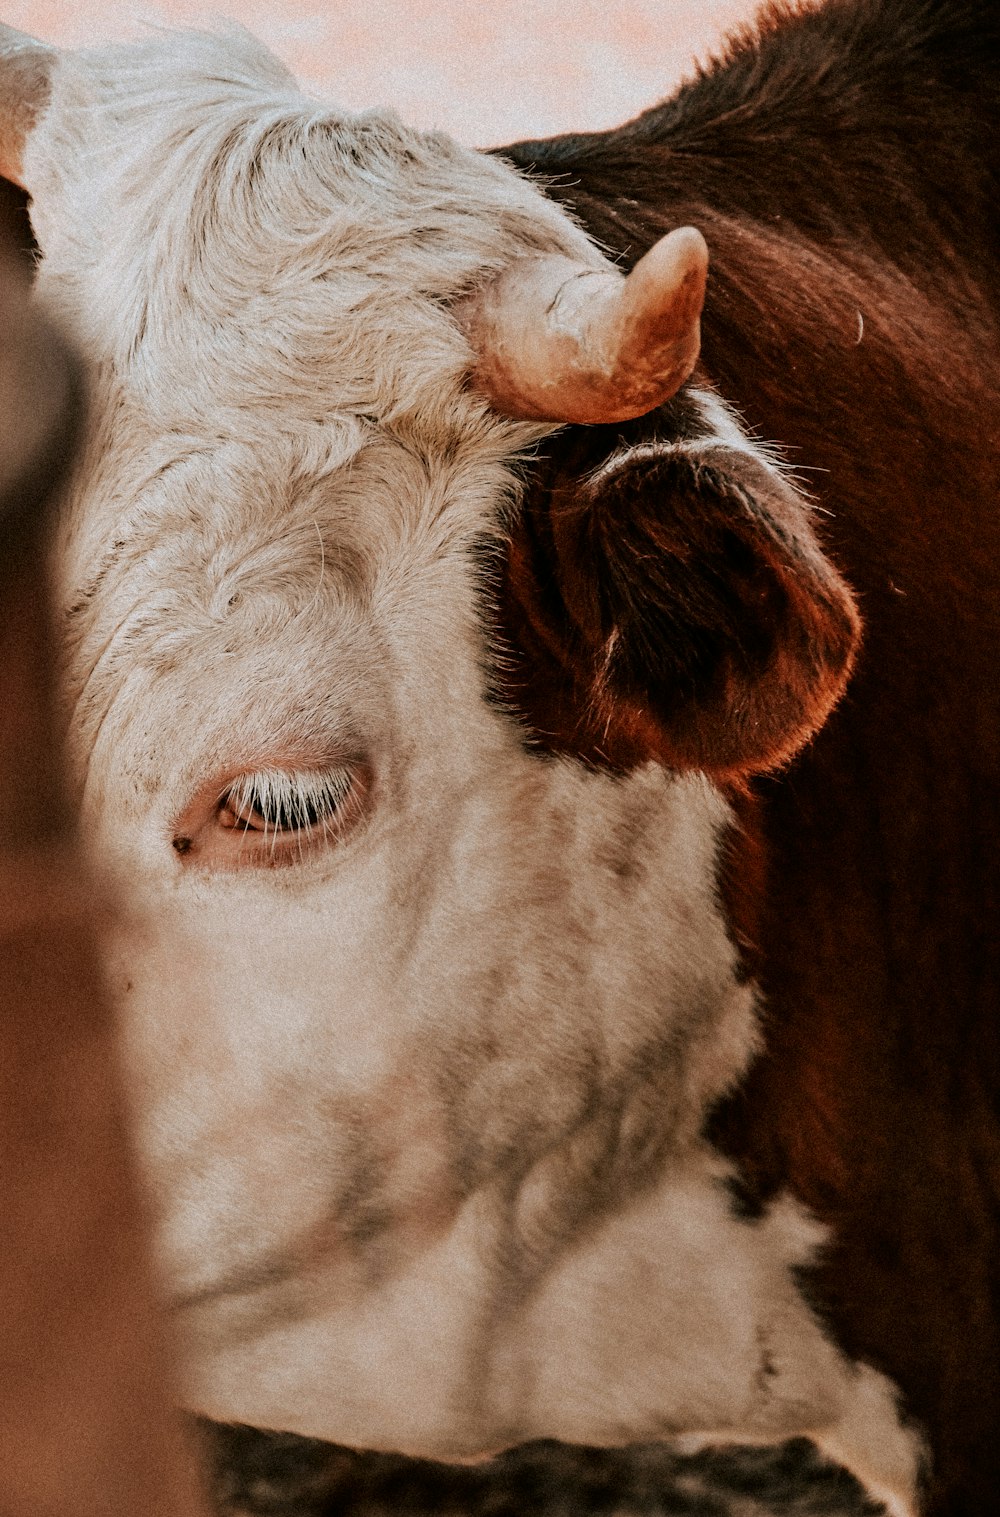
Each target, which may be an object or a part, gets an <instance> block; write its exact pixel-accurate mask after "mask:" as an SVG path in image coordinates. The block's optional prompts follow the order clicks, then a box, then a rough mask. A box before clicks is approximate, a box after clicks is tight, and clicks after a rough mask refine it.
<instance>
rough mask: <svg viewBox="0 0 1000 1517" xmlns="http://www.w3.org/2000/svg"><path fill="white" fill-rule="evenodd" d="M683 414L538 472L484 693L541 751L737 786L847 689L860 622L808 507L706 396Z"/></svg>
mask: <svg viewBox="0 0 1000 1517" xmlns="http://www.w3.org/2000/svg"><path fill="white" fill-rule="evenodd" d="M698 415H699V408H698V406H695V407H694V409H693V411H691V412H689V413H688V416H687V418H686V420H685V422H684V425H683V426H682V427H681V428H680V435H677V431H678V429H677V427H676V425H675V426H674V427H673V428H672V430H673V431H674V434H675V435H673V436H672V437H671V436H669V435H668V436H663V435H662V427H663V418H660V419H659V421H656V420H654V421H650V419H648V418H647V419H644V421H643V422H642V423H640V424H637V425H636V426H634V427H633V428H632V429H631V431H623V429H621V428H612V427H591V428H574V429H571V430H570V431H568V432H566V433H564V434H562V435H561V436H560V437H558V438H556V439H554V440H550V443H549V450H550V451H549V455H548V457H547V459H546V460H545V461H544V462H540V463H539V464H538V465H536V467H535V471H534V473H533V475H532V477H531V479H530V481H529V484H528V487H527V489H526V492H525V497H524V500H523V503H522V509H521V512H520V514H519V517H518V519H517V520H516V522H515V523H514V526H513V529H512V535H511V540H510V546H509V552H508V555H507V559H506V564H505V573H504V581H503V587H502V591H501V617H502V622H503V628H502V631H503V633H504V634H505V637H506V640H507V642H508V643H509V645H510V658H509V661H508V662H507V663H506V664H505V665H504V670H503V673H502V676H501V678H500V686H501V693H502V695H503V697H504V698H505V699H506V700H507V701H508V702H509V703H510V704H511V705H513V707H514V708H515V709H516V710H517V711H518V712H519V713H520V714H521V716H522V718H523V719H524V720H525V721H526V723H527V725H528V727H529V729H530V730H531V732H532V733H533V735H534V737H535V739H536V741H537V742H538V743H539V744H540V745H541V746H543V747H547V748H550V749H553V750H559V751H564V752H570V753H574V754H577V755H579V756H580V757H582V758H585V759H587V760H589V761H591V762H594V763H599V764H608V765H610V766H612V767H615V768H631V767H633V766H634V765H636V764H638V763H642V762H644V761H645V760H647V759H651V758H655V759H658V760H659V761H661V762H663V763H666V764H669V765H670V766H672V767H675V768H681V769H703V770H706V771H708V772H709V773H712V774H713V775H715V776H717V777H720V778H727V779H732V778H739V777H743V776H747V775H749V774H752V773H755V772H759V771H762V770H767V769H772V768H774V767H776V766H778V765H780V764H782V763H784V762H785V761H786V760H787V759H789V758H790V757H791V756H792V755H793V754H794V753H795V751H796V750H797V749H798V748H799V747H800V746H801V745H802V744H803V743H804V742H805V741H806V739H807V738H808V737H809V736H810V735H811V734H812V733H813V732H815V731H816V729H817V728H818V727H819V726H820V725H821V724H822V722H823V721H824V720H825V718H826V716H827V714H828V713H829V711H830V709H831V707H832V706H833V704H834V703H835V701H836V700H837V699H838V697H839V696H840V694H841V692H842V691H843V689H844V686H845V684H846V681H847V678H848V675H849V673H850V669H851V664H852V660H853V657H854V653H855V651H856V648H857V645H858V641H859V636H860V622H859V617H858V613H857V608H856V606H855V603H854V599H853V597H852V595H851V592H850V590H849V589H848V587H847V585H846V584H845V583H844V581H843V579H842V578H841V577H840V575H839V574H838V573H837V571H836V569H835V568H834V567H833V565H832V564H831V563H830V561H829V559H828V558H827V557H826V556H825V555H824V553H823V551H822V549H821V548H820V546H819V543H818V541H817V538H816V536H815V533H814V530H813V525H812V511H811V509H810V507H809V505H808V504H807V502H806V501H805V499H804V498H803V497H802V495H801V494H800V493H799V492H798V490H797V489H796V488H795V487H794V486H793V484H792V483H791V482H790V480H789V478H788V476H787V474H786V473H785V472H784V471H783V470H782V469H781V468H780V467H779V466H778V465H777V464H776V462H775V461H774V459H773V458H771V457H769V456H768V454H767V452H766V451H765V450H763V449H761V448H759V447H757V446H755V445H754V444H753V443H751V442H750V441H749V439H747V438H746V437H744V436H743V435H742V434H741V433H740V432H739V430H738V428H737V427H736V425H735V423H734V421H733V419H732V417H731V416H730V415H729V413H728V412H727V411H726V410H725V409H724V408H723V407H722V406H721V404H720V403H719V402H718V401H717V400H715V398H714V397H711V398H708V397H706V400H705V402H704V404H703V405H702V406H701V409H700V417H701V421H700V423H699V422H698V419H697V418H698ZM658 428H659V429H660V435H658Z"/></svg>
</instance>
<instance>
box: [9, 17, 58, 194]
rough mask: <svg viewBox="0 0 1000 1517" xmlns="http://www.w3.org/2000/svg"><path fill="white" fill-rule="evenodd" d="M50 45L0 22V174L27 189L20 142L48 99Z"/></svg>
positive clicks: (52, 58) (52, 56)
mask: <svg viewBox="0 0 1000 1517" xmlns="http://www.w3.org/2000/svg"><path fill="white" fill-rule="evenodd" d="M57 56H58V55H57V53H56V51H55V49H54V48H51V47H47V46H46V44H45V43H44V42H36V41H35V39H34V37H28V36H26V35H25V34H24V32H18V31H15V30H14V28H13V27H12V26H2V25H0V176H2V177H3V178H4V179H9V180H10V181H11V183H12V184H16V185H19V186H20V188H21V189H28V188H29V186H27V185H26V184H25V182H24V178H23V175H22V168H21V163H22V155H23V152H24V144H25V142H26V140H27V138H28V136H29V134H30V132H31V130H32V128H33V127H34V125H35V123H36V122H37V120H38V117H39V116H40V114H41V112H42V111H43V110H44V109H45V106H46V105H47V104H48V99H49V87H50V76H51V73H52V68H53V66H54V64H55V62H56V58H57Z"/></svg>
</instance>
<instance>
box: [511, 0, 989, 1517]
mask: <svg viewBox="0 0 1000 1517" xmlns="http://www.w3.org/2000/svg"><path fill="white" fill-rule="evenodd" d="M998 64H1000V13H998V12H997V10H996V8H995V6H994V5H993V3H992V0H829V3H828V4H826V5H825V6H823V7H821V8H819V9H804V10H803V11H802V12H801V13H797V12H786V11H785V10H784V9H782V8H780V7H772V9H771V10H770V11H769V12H768V13H767V15H766V16H765V20H764V22H763V25H762V29H761V35H760V37H759V38H758V39H756V40H755V39H753V38H749V37H747V38H744V39H743V40H741V41H738V42H737V43H736V44H734V46H733V48H732V50H731V53H730V56H729V57H728V58H727V59H724V60H723V61H722V62H721V63H720V64H718V65H717V66H715V67H714V68H712V69H711V70H709V71H708V72H707V74H706V75H705V76H704V77H701V78H699V79H697V80H696V81H694V82H693V83H692V84H690V85H689V86H686V87H685V88H684V89H682V90H681V91H680V92H679V94H678V95H677V96H676V97H675V98H674V99H673V100H671V101H669V102H667V103H666V104H664V105H663V106H661V107H659V108H657V109H656V110H653V111H651V112H648V113H647V114H646V115H645V116H643V117H640V118H639V119H638V120H637V121H635V122H633V123H631V124H630V125H629V126H626V127H624V128H622V129H621V130H619V131H617V132H610V133H604V134H597V135H594V136H590V137H568V138H561V139H556V140H554V141H552V142H549V143H527V144H522V145H520V146H518V147H515V148H511V149H506V150H504V155H505V156H506V157H508V158H510V159H512V160H513V161H514V162H516V163H518V164H521V165H523V166H525V167H529V168H533V169H535V170H537V171H538V172H539V173H541V174H543V175H546V176H552V181H551V184H550V186H549V193H550V194H551V195H552V196H553V197H554V198H556V199H557V200H559V201H560V202H562V203H564V204H567V205H569V206H571V207H572V208H573V209H574V210H575V211H576V213H577V214H578V215H579V216H580V217H581V219H582V221H583V223H584V225H585V226H586V227H587V229H588V230H589V231H590V232H591V233H592V234H594V235H595V236H596V237H597V238H599V239H600V240H602V241H603V242H604V243H605V244H607V245H609V246H610V247H611V248H612V249H614V250H615V251H617V252H619V253H620V254H621V255H622V257H623V258H624V260H625V262H626V263H632V262H633V261H635V259H637V258H638V257H639V256H640V255H641V253H642V252H643V251H644V250H645V249H646V248H647V247H648V246H649V245H650V244H651V243H652V241H653V240H654V239H655V238H656V237H658V236H659V235H661V234H662V232H664V231H665V230H667V229H669V228H670V227H672V226H676V225H679V224H682V223H686V222H691V223H693V224H694V225H696V226H698V227H700V229H701V230H702V231H703V232H704V234H705V236H706V238H707V240H708V243H709V247H710V250H711V255H712V275H711V279H710V286H709V295H708V302H707V307H706V312H705V321H704V349H703V362H704V369H705V372H706V374H707V375H708V376H709V377H710V378H711V380H712V381H713V382H714V383H715V384H717V386H718V388H719V389H720V391H721V393H722V394H723V395H724V396H725V397H726V398H727V399H729V400H730V401H732V402H733V403H734V404H735V405H736V406H737V407H738V408H739V409H740V410H741V412H742V414H743V415H744V417H745V418H746V420H747V421H748V423H749V424H750V426H751V427H752V428H754V429H755V430H757V431H758V432H759V434H760V435H762V436H765V437H767V438H770V439H774V440H776V441H777V442H778V443H779V444H780V445H781V446H782V448H783V449H785V450H786V454H787V456H788V457H789V458H790V460H791V462H792V463H793V465H794V466H795V467H796V468H797V469H798V470H800V471H802V472H803V474H804V476H805V478H806V479H807V480H808V482H809V486H810V489H811V490H812V491H813V492H814V494H815V497H816V498H817V500H818V502H819V504H820V506H821V509H822V511H823V513H824V516H823V528H822V536H823V540H824V544H825V546H826V548H827V551H828V552H829V554H830V556H831V558H832V560H833V561H834V562H835V563H836V564H837V565H838V567H839V568H841V569H842V570H843V571H844V572H845V574H846V576H847V578H848V580H849V581H850V583H851V584H852V585H853V586H854V588H855V590H856V591H857V593H858V597H859V602H860V605H861V608H862V613H863V617H864V621H865V626H866V632H865V642H864V647H863V651H862V655H861V658H860V661H859V664H858V668H857V672H856V675H855V677H854V680H853V683H852V684H851V686H850V688H849V691H848V694H847V696H846V698H845V699H844V700H843V701H842V702H841V704H840V706H839V707H838V709H837V710H836V711H835V712H834V714H833V716H832V718H831V719H830V721H829V723H828V724H827V726H826V727H825V728H824V730H823V731H822V732H821V734H820V735H819V736H818V738H816V740H815V741H814V742H813V744H812V745H811V746H810V747H809V748H808V749H806V750H805V752H804V753H803V754H802V755H801V756H800V757H799V759H798V760H797V761H796V762H795V763H794V764H793V765H792V766H791V767H790V768H789V769H788V770H787V772H786V773H784V774H782V775H781V776H780V777H777V778H774V779H771V780H767V781H758V782H757V783H756V791H757V795H758V802H757V804H758V806H759V810H760V822H759V826H760V836H759V838H758V839H757V841H756V843H755V845H754V846H755V849H756V851H757V852H758V853H759V851H760V849H762V848H766V851H767V854H768V857H769V863H768V885H767V890H766V893H765V894H764V896H763V898H762V899H760V900H759V901H758V903H757V906H758V913H759V915H758V921H757V923H756V927H755V928H754V927H753V925H752V924H751V923H750V921H749V920H748V918H749V910H748V905H747V893H746V892H744V893H743V895H742V906H741V916H742V918H743V920H742V921H741V922H740V923H739V924H738V932H739V933H740V934H742V936H743V937H744V938H746V937H754V938H755V939H756V942H757V944H758V948H759V956H760V961H761V965H762V969H761V977H762V980H763V984H764V988H765V990H766V994H767V1019H766V1026H765V1034H766V1043H767V1050H766V1053H765V1055H764V1056H763V1057H762V1058H761V1059H760V1060H759V1062H758V1063H757V1064H756V1066H755V1068H754V1070H753V1072H752V1074H751V1076H750V1078H749V1079H748V1081H747V1082H746V1084H745V1086H744V1088H743V1090H742V1091H741V1092H740V1094H739V1095H738V1096H737V1097H736V1098H735V1099H734V1100H732V1101H731V1102H730V1103H729V1105H728V1106H727V1107H726V1108H725V1109H723V1110H722V1111H720V1112H719V1113H718V1114H717V1116H716V1119H715V1123H714V1131H715V1134H716V1136H717V1138H718V1139H719V1141H721V1142H722V1143H723V1144H724V1145H725V1146H726V1147H727V1148H728V1150H729V1151H730V1152H732V1153H733V1154H734V1155H736V1156H738V1158H739V1159H740V1161H741V1163H742V1166H743V1170H744V1173H745V1175H746V1176H747V1178H748V1181H749V1182H750V1183H751V1184H752V1186H753V1187H754V1189H755V1190H756V1191H757V1193H758V1194H759V1195H764V1196H766V1195H769V1194H773V1193H774V1192H775V1191H776V1190H778V1189H779V1188H781V1187H782V1186H785V1185H791V1186H792V1187H793V1189H794V1190H795V1191H796V1193H797V1194H798V1195H800V1196H801V1197H802V1198H803V1199H804V1200H806V1201H807V1202H808V1203H809V1204H810V1205H811V1206H812V1207H813V1208H814V1209H815V1210H816V1212H817V1213H818V1214H819V1215H820V1216H821V1217H823V1218H824V1219H825V1220H827V1221H829V1222H830V1223H832V1224H833V1227H834V1229H835V1241H834V1243H833V1246H832V1248H831V1250H830V1253H829V1256H828V1258H827V1260H826V1263H825V1264H824V1266H823V1268H822V1270H821V1271H820V1272H819V1275H818V1277H817V1279H816V1280H815V1282H814V1289H815V1292H816V1294H817V1297H818V1300H819V1302H820V1303H821V1305H822V1307H823V1309H824V1310H825V1311H826V1312H827V1313H828V1314H829V1317H830V1319H831V1321H832V1323H833V1325H834V1328H835V1331H836V1334H837V1336H838V1338H839V1340H840V1341H841V1342H842V1344H843V1345H844V1346H845V1348H847V1349H848V1351H849V1352H851V1353H852V1354H856V1355H859V1356H861V1357H863V1358H866V1359H868V1360H870V1361H872V1362H873V1363H875V1364H877V1365H879V1366H880V1367H882V1368H883V1369H884V1370H885V1371H886V1372H887V1373H889V1374H890V1375H891V1376H892V1377H893V1378H894V1379H895V1380H896V1381H897V1382H898V1384H899V1385H900V1386H901V1387H902V1390H903V1393H904V1397H905V1402H906V1407H907V1409H908V1411H909V1413H910V1414H911V1415H912V1416H914V1417H916V1418H917V1419H919V1421H920V1422H921V1423H922V1424H923V1425H924V1426H925V1428H926V1429H927V1431H928V1434H929V1438H930V1443H931V1448H932V1454H933V1460H934V1475H933V1486H932V1492H931V1510H932V1511H933V1512H934V1513H938V1514H944V1513H947V1514H948V1517H972V1514H977V1517H985V1514H987V1513H991V1512H992V1511H993V1510H994V1507H995V1502H996V1492H997V1490H998V1489H1000V1441H998V1439H997V1436H996V1429H997V1427H998V1426H1000V1327H998V1314H997V1302H998V1299H1000V1264H998V1260H1000V1122H998V1115H997V1112H998V1097H1000V1019H998V995H997V989H998V982H1000V965H998V962H997V960H998V945H1000V932H998V930H997V922H998V907H1000V847H998V840H1000V799H998V797H1000V787H998V785H997V772H998V768H1000V762H998V761H1000V711H998V707H997V693H998V689H1000V682H998V680H997V677H996V657H997V651H996V650H997V648H998V646H1000V597H998V595H997V564H998V562H1000V516H998V512H997V484H998V480H1000V425H998V419H997V407H996V395H997V388H998V380H1000V373H998V367H1000V366H998V361H997V351H998V347H997V335H998V334H997V303H998V281H997V273H996V263H995V256H996V248H997V245H998V235H997V234H998V225H997V221H998V209H997V208H998V207H1000V184H998V178H1000V173H998V151H1000V130H998V128H1000V67H998ZM859 315H860V318H861V319H860V320H859ZM569 445H570V444H569V443H568V441H564V442H563V443H561V444H560V446H561V447H564V448H565V447H567V446H569ZM559 488H560V486H559V484H558V483H556V484H555V485H554V486H553V485H551V484H550V485H549V489H550V490H553V489H554V490H558V489H559ZM540 735H541V737H542V739H543V740H548V741H551V742H552V743H553V745H554V746H562V745H563V744H564V742H565V741H566V734H561V733H556V734H554V735H552V736H550V737H548V738H547V739H546V734H545V733H544V732H543V733H541V734H540ZM593 756H594V755H593V753H592V751H588V752H587V757H588V758H593ZM738 861H739V853H737V855H736V859H735V860H733V861H731V864H730V870H731V873H732V874H733V875H736V874H738V873H739V868H738ZM749 867H751V868H752V869H753V871H754V872H756V871H757V869H758V868H759V865H758V864H757V863H753V864H752V865H750V866H749ZM730 899H734V897H733V895H732V893H731V894H730Z"/></svg>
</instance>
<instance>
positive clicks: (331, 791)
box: [218, 769, 353, 837]
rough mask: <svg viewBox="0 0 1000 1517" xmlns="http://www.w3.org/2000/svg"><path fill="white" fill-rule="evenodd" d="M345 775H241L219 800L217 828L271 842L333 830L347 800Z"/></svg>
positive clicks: (337, 771)
mask: <svg viewBox="0 0 1000 1517" xmlns="http://www.w3.org/2000/svg"><path fill="white" fill-rule="evenodd" d="M352 788H353V787H352V783H351V774H350V771H349V770H347V769H330V770H326V771H325V772H324V773H322V774H286V773H284V772H282V771H281V770H275V769H261V770H258V771H257V772H256V773H254V774H244V775H241V776H240V778H239V779H238V780H237V781H236V782H235V784H233V785H230V786H229V788H228V789H227V790H226V791H225V792H224V793H223V795H222V797H221V798H220V800H219V809H218V819H219V825H220V826H221V827H227V828H233V829H236V830H241V831H243V832H244V833H249V832H258V833H261V834H263V835H264V836H267V835H268V834H270V835H271V836H273V837H278V836H279V835H287V834H289V833H302V832H308V831H311V830H313V829H314V828H317V827H319V828H327V827H329V828H335V827H336V825H337V823H338V820H340V819H341V818H342V816H343V813H344V809H345V807H346V806H347V805H348V803H349V801H350V799H351V793H352Z"/></svg>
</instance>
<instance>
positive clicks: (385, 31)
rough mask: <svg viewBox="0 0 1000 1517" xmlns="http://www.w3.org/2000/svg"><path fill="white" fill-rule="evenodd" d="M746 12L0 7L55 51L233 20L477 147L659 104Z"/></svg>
mask: <svg viewBox="0 0 1000 1517" xmlns="http://www.w3.org/2000/svg"><path fill="white" fill-rule="evenodd" d="M755 9H756V0H620V3H616V0H328V3H327V4H326V5H323V6H320V5H317V4H316V3H315V0H229V3H228V4H227V0H212V3H206V0H160V3H153V4H148V3H141V0H0V18H2V19H3V20H4V21H5V22H7V23H8V24H9V25H11V26H16V27H19V28H20V29H21V30H22V31H26V32H32V33H34V35H35V36H37V37H43V38H45V39H47V40H49V41H52V42H59V43H67V44H79V43H90V42H95V41H100V40H104V39H108V38H119V37H128V36H134V35H136V33H137V31H138V30H139V28H140V27H141V24H142V22H143V21H144V20H156V21H170V22H175V23H184V22H186V23H189V24H196V25H201V26H211V25H212V23H213V21H215V20H217V19H218V18H219V17H229V18H232V19H235V20H238V21H242V22H243V23H244V25H246V26H248V27H249V28H250V30H251V31H253V32H256V33H257V35H258V36H259V37H261V38H263V40H264V41H265V42H266V43H267V44H268V45H269V46H270V47H271V48H273V50H274V51H275V52H276V53H278V54H279V56H280V57H282V58H284V59H285V61H286V62H287V63H288V64H289V65H290V66H291V68H292V69H293V71H294V72H295V73H296V74H298V76H299V77H300V78H302V79H303V80H305V81H307V82H308V84H309V85H310V87H311V88H313V89H314V90H316V91H317V92H318V93H320V94H322V95H324V96H326V97H327V98H330V99H331V100H335V101H337V102H338V103H340V104H343V105H346V106H348V107H350V108H361V107H364V106H370V105H393V106H395V107H396V108H397V109H398V110H399V111H400V113H401V114H402V115H403V116H404V117H406V119H407V120H408V121H411V122H412V123H413V124H414V125H417V126H441V127H445V128H446V129H447V130H449V131H451V132H453V133H454V134H455V136H457V137H459V138H460V139H461V140H462V141H464V142H467V143H471V144H478V145H482V146H487V145H489V144H491V143H497V142H501V141H505V140H510V139H513V138H516V137H526V136H527V137H530V136H542V135H545V134H547V133H550V132H558V131H572V130H587V129H591V128H599V127H604V126H613V125H615V124H617V123H618V122H621V121H624V120H626V119H627V118H628V117H629V116H631V115H634V114H635V113H636V112H637V111H639V110H642V109H643V107H645V106H647V105H650V104H652V103H653V102H654V101H655V100H657V99H658V98H660V97H661V96H662V95H664V94H665V93H667V92H668V91H669V90H670V88H671V86H672V85H673V84H674V83H676V81H677V80H678V79H679V78H681V76H682V75H683V74H685V73H686V72H687V71H688V70H689V69H690V66H691V61H692V59H693V58H695V57H703V56H705V54H706V53H708V52H709V51H711V49H712V47H713V46H714V45H716V44H717V42H718V41H719V39H720V37H721V36H723V35H724V34H725V32H726V30H727V29H728V28H730V27H731V26H732V25H733V24H734V23H735V22H738V21H740V20H741V19H743V18H745V17H747V16H749V15H752V14H753V11H754V10H755Z"/></svg>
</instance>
